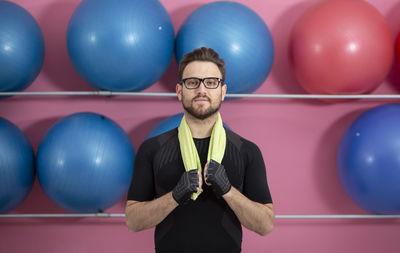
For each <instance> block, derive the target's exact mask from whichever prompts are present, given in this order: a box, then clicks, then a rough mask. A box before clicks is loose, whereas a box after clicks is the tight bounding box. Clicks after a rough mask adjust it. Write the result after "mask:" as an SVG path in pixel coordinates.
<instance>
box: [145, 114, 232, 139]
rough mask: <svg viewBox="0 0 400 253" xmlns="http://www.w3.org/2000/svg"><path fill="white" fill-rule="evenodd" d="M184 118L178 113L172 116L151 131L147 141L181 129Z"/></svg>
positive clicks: (226, 126) (227, 127)
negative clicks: (175, 129)
mask: <svg viewBox="0 0 400 253" xmlns="http://www.w3.org/2000/svg"><path fill="white" fill-rule="evenodd" d="M182 118H183V113H178V114H175V115H172V116H170V117H168V118H166V119H164V120H163V121H161V122H160V123H158V124H157V125H156V126H155V127H154V128H153V129H152V130H151V131H150V133H149V134H148V135H147V137H146V139H148V138H151V137H154V136H157V135H160V134H163V133H166V132H168V131H170V130H172V129H174V128H177V127H179V125H180V124H181V121H182ZM223 125H224V127H225V128H226V129H230V128H229V126H228V125H226V124H225V123H223Z"/></svg>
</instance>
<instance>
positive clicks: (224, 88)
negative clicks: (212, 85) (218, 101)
mask: <svg viewBox="0 0 400 253" xmlns="http://www.w3.org/2000/svg"><path fill="white" fill-rule="evenodd" d="M221 88H222V94H221V96H222V101H224V99H225V95H226V91H227V89H228V86H226V84H224V85H222V87H221Z"/></svg>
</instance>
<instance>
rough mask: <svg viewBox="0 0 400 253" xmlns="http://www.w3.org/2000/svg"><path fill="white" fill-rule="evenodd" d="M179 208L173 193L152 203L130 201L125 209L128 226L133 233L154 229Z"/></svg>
mask: <svg viewBox="0 0 400 253" xmlns="http://www.w3.org/2000/svg"><path fill="white" fill-rule="evenodd" d="M177 206H178V203H177V202H176V201H175V200H174V198H173V197H172V191H171V192H169V193H167V194H165V195H163V196H161V197H159V198H157V199H154V200H151V201H144V202H140V201H135V200H128V201H127V204H126V209H125V215H126V225H127V226H128V228H129V229H130V230H132V231H133V232H138V231H141V230H145V229H148V228H152V227H154V226H156V225H158V224H159V223H160V222H161V221H163V220H164V219H165V217H167V216H168V214H169V213H171V212H172V211H173V210H174V209H175V208H176V207H177Z"/></svg>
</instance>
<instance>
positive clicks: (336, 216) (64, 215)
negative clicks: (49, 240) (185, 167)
mask: <svg viewBox="0 0 400 253" xmlns="http://www.w3.org/2000/svg"><path fill="white" fill-rule="evenodd" d="M124 217H125V214H123V213H54V214H44V213H41V214H0V218H124ZM275 218H277V219H399V218H400V215H379V214H334V215H330V214H328V215H325V214H307V215H298V214H293V215H276V216H275Z"/></svg>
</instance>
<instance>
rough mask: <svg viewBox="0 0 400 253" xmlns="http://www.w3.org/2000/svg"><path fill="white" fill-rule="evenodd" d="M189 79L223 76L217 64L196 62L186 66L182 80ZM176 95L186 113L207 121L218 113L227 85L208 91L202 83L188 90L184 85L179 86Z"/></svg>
mask: <svg viewBox="0 0 400 253" xmlns="http://www.w3.org/2000/svg"><path fill="white" fill-rule="evenodd" d="M189 77H196V78H205V77H217V78H222V75H221V72H220V71H219V69H218V66H217V65H216V64H215V63H213V62H205V61H194V62H191V63H189V64H188V65H187V66H186V68H185V69H184V71H183V74H182V79H185V78H189ZM176 93H177V94H178V99H179V101H181V102H182V105H183V108H184V109H185V111H186V112H188V113H189V114H190V115H192V116H193V117H195V118H197V119H206V118H208V117H210V116H211V115H213V114H215V113H216V112H218V110H219V108H220V106H221V102H222V101H223V100H224V98H225V94H226V85H221V84H220V85H219V86H218V88H216V89H208V88H206V87H205V86H204V84H203V83H200V86H199V87H198V88H196V89H187V88H186V87H185V85H184V84H182V85H181V84H177V85H176Z"/></svg>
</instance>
